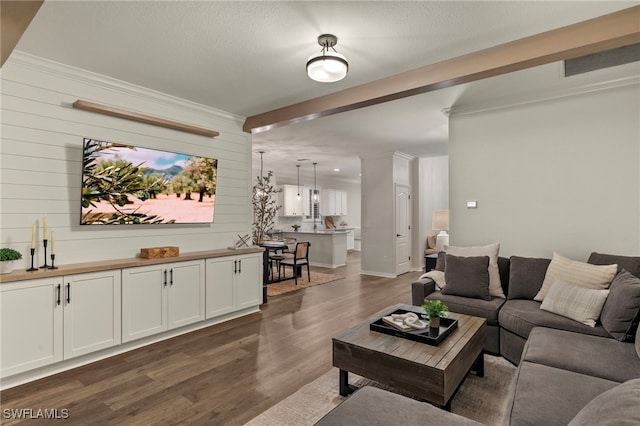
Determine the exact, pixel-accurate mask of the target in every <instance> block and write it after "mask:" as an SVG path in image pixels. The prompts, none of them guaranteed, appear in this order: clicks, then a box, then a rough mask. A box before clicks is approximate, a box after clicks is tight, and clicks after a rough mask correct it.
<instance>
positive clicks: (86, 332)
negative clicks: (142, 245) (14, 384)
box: [0, 270, 121, 377]
mask: <svg viewBox="0 0 640 426" xmlns="http://www.w3.org/2000/svg"><path fill="white" fill-rule="evenodd" d="M120 288H121V286H120V270H115V271H105V272H93V273H88V274H78V275H69V276H65V277H54V278H42V279H36V280H30V281H28V282H14V283H8V284H3V285H2V287H1V290H0V319H1V332H2V334H1V338H2V344H1V346H2V349H1V350H2V358H1V363H2V364H1V375H2V377H6V376H10V375H13V374H17V373H20V372H23V371H27V370H31V369H33V368H37V367H42V366H45V365H48V364H51V363H54V362H57V361H61V360H63V359H70V358H73V357H76V356H79V355H83V354H86V353H89V352H93V351H96V350H99V349H104V348H108V347H111V346H115V345H118V344H120V343H121V326H120V318H121V317H120Z"/></svg>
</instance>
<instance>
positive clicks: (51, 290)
mask: <svg viewBox="0 0 640 426" xmlns="http://www.w3.org/2000/svg"><path fill="white" fill-rule="evenodd" d="M61 292H62V278H60V277H58V278H51V279H49V278H43V279H39V280H32V281H28V282H15V283H7V284H2V286H1V290H0V331H1V333H2V334H0V336H1V338H2V342H1V348H0V351H1V352H0V353H1V357H0V375H1V376H2V377H6V376H11V375H13V374H17V373H21V372H23V371H27V370H30V369H33V368H37V367H42V366H44V365H48V364H51V363H54V362H57V361H61V360H62V356H63V347H62V321H63V318H62V310H63V306H62V294H61Z"/></svg>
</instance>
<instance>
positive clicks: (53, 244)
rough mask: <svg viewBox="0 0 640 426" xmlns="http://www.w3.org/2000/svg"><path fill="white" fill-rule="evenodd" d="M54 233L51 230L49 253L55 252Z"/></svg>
mask: <svg viewBox="0 0 640 426" xmlns="http://www.w3.org/2000/svg"><path fill="white" fill-rule="evenodd" d="M54 235H55V234H54V231H51V254H56V244H55V240H54V239H53V237H54Z"/></svg>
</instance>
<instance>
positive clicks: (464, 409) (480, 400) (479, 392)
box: [247, 355, 516, 426]
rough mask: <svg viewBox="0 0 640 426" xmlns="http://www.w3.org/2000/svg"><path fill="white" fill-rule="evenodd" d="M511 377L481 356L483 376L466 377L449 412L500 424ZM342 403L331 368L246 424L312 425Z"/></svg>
mask: <svg viewBox="0 0 640 426" xmlns="http://www.w3.org/2000/svg"><path fill="white" fill-rule="evenodd" d="M515 374H516V367H515V366H513V365H512V364H510V363H509V361H507V360H505V359H504V358H502V357H497V356H490V355H485V375H484V377H477V376H476V375H475V374H474V373H471V374H469V375H468V376H467V378H466V379H465V381H464V382H463V383H462V386H461V387H460V389H459V390H458V392H457V393H456V395H455V396H454V398H453V400H452V402H451V411H452V412H454V413H456V414H460V415H461V416H464V417H467V418H470V419H473V420H476V421H478V422H480V423H483V424H485V425H490V426H493V425H500V424H502V423H503V420H504V418H505V414H506V410H507V404H508V401H509V389H510V388H511V384H512V382H513V380H514V379H515ZM349 381H350V383H352V384H355V385H356V386H359V387H360V386H363V385H371V386H377V387H380V388H385V386H382V385H380V384H378V383H375V382H373V381H371V380H368V379H365V378H363V377H360V376H357V375H355V374H350V375H349ZM387 389H389V388H387ZM389 390H393V389H389ZM398 393H401V392H398ZM343 400H344V397H341V396H340V395H339V394H338V369H337V368H333V369H331V370H330V371H329V372H327V373H325V374H324V375H322V376H320V377H319V378H317V379H316V380H314V381H313V382H311V383H309V384H307V385H305V386H303V387H302V388H300V389H299V390H298V391H297V392H296V393H294V394H293V395H291V396H289V397H288V398H285V399H284V400H282V401H281V402H280V403H278V404H276V405H274V406H273V407H271V408H270V409H268V410H267V411H265V412H264V413H262V414H260V415H259V416H258V417H255V418H254V419H253V420H251V421H250V422H249V423H247V425H248V426H282V425H300V426H303V425H313V424H315V423H316V422H317V421H318V420H320V419H321V418H322V416H324V415H325V414H326V413H328V412H329V411H331V409H332V408H334V407H336V406H337V405H338V404H340V402H342V401H343Z"/></svg>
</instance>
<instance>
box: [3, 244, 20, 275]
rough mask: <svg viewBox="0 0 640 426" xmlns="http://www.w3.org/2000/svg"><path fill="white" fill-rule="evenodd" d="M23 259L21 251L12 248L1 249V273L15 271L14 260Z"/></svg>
mask: <svg viewBox="0 0 640 426" xmlns="http://www.w3.org/2000/svg"><path fill="white" fill-rule="evenodd" d="M20 259H22V254H20V252H19V251H16V250H14V249H10V248H3V249H0V274H8V273H10V272H11V271H13V261H14V260H20Z"/></svg>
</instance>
